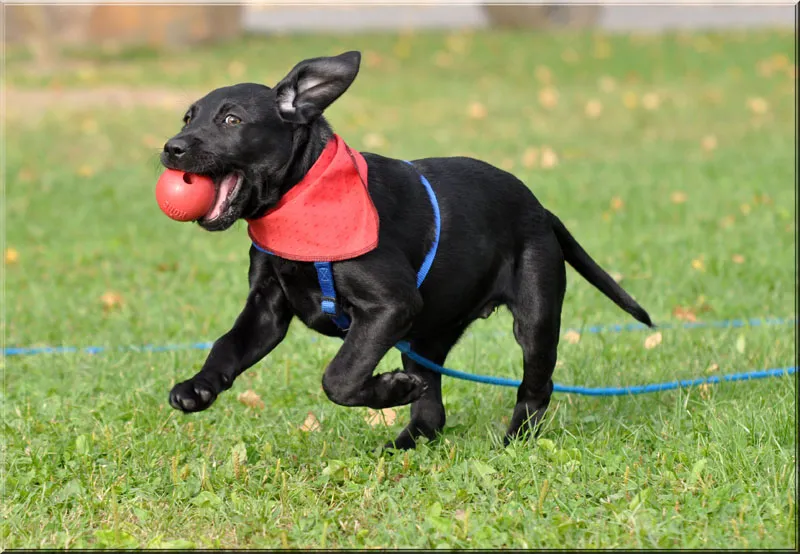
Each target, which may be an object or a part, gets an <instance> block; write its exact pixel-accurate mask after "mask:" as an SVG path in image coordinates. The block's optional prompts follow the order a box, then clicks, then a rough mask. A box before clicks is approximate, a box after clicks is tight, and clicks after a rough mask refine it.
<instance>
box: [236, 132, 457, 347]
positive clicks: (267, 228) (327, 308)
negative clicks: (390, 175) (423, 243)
mask: <svg viewBox="0 0 800 554" xmlns="http://www.w3.org/2000/svg"><path fill="white" fill-rule="evenodd" d="M345 159H348V160H349V161H350V163H351V164H352V165H351V166H350V167H348V166H347V165H346V164H344V165H343V161H342V160H345ZM404 161H405V163H407V164H408V165H409V166H411V167H412V168H413V167H414V165H413V164H412V163H411V162H409V161H406V160H404ZM362 164H363V167H360V166H362ZM331 168H334V169H333V171H332V170H331ZM414 169H415V170H416V168H414ZM417 173H418V175H419V179H420V182H421V183H422V185H423V186H424V187H425V190H426V192H427V193H428V199H429V200H430V202H431V207H432V208H433V220H434V226H435V234H434V239H433V243H432V244H431V247H430V249H429V250H428V252H427V254H426V255H425V259H424V260H423V262H422V266H421V267H420V268H419V271H418V272H417V288H419V287H420V286H422V283H423V281H425V278H426V277H427V276H428V272H429V271H430V269H431V266H432V265H433V260H434V259H435V258H436V251H437V250H438V248H439V236H440V235H441V231H442V221H441V215H440V212H439V201H438V200H437V199H436V193H435V192H434V191H433V187H432V186H431V184H430V182H429V181H428V179H426V178H425V176H424V175H423V174H422V173H419V171H417ZM326 175H327V176H328V177H329V178H332V179H334V180H337V179H338V180H339V181H338V183H339V185H340V187H339V190H345V189H347V187H349V190H351V191H352V190H353V179H354V178H356V179H358V181H359V182H360V184H361V186H363V192H364V194H365V195H366V197H367V198H369V195H368V193H367V183H368V181H367V179H366V175H367V170H366V162H365V161H364V157H363V156H361V153H360V152H357V151H355V150H353V149H352V148H350V147H349V146H347V145H346V144H345V143H344V141H343V140H342V139H341V138H340V137H339V136H338V135H334V138H333V139H331V141H329V142H328V145H327V146H326V147H325V150H324V151H323V153H322V155H321V156H320V158H319V159H318V160H317V161H316V162H315V163H314V165H313V166H312V167H311V169H310V170H309V172H308V174H306V177H304V178H303V180H302V181H301V182H300V183H299V184H298V185H296V186H295V187H294V188H293V189H292V190H291V191H289V192H288V193H287V194H286V195H284V198H282V199H281V201H280V202H279V203H278V205H277V206H276V207H275V208H273V209H272V210H270V212H268V213H267V214H266V215H265V216H264V217H262V218H260V219H258V220H249V221H248V234H249V235H250V238H251V240H252V243H253V247H254V248H255V249H256V250H259V251H261V252H264V253H265V254H270V255H273V256H279V257H282V258H286V259H290V260H295V261H304V262H314V268H315V269H316V270H317V280H318V281H319V287H320V290H321V291H322V299H321V302H320V308H321V309H322V313H324V314H327V315H328V316H330V318H331V320H332V321H333V323H334V324H335V325H336V326H337V327H338V328H339V329H341V330H342V331H347V329H349V328H350V318H349V317H348V316H347V315H346V314H345V313H343V312H342V311H341V308H340V306H339V302H338V301H337V299H336V285H335V283H334V279H333V266H332V262H334V261H341V260H345V259H350V258H356V257H358V256H360V255H362V254H366V253H367V252H369V251H370V250H372V249H374V248H375V247H377V245H378V216H377V210H375V206H374V205H373V204H372V201H371V200H369V204H368V206H367V205H366V204H365V203H364V202H363V196H362V197H361V198H360V199H359V198H358V197H357V196H356V195H352V194H351V195H350V198H351V205H350V206H349V208H350V211H351V212H352V211H355V210H358V209H364V208H366V209H365V210H364V211H366V212H367V213H363V212H362V213H361V214H355V217H354V220H355V221H356V222H361V223H365V224H366V225H367V227H366V229H364V228H362V229H361V231H362V233H361V234H360V235H359V236H358V237H357V238H358V239H359V240H360V241H361V242H364V239H365V238H367V239H368V240H367V241H366V242H367V243H368V244H367V246H366V248H365V247H364V246H355V247H353V245H354V244H356V245H357V244H359V243H358V242H356V243H352V242H351V243H348V244H346V245H345V246H346V248H345V249H344V251H349V254H347V255H344V256H343V257H342V254H341V252H342V251H343V249H342V248H341V247H337V245H335V244H334V245H332V246H333V250H331V251H328V252H327V253H323V254H319V253H317V254H316V256H314V255H312V252H315V251H317V249H318V248H319V247H320V246H323V247H324V246H326V244H327V243H316V244H311V245H309V244H308V243H306V244H302V241H303V240H304V239H305V240H306V241H308V239H309V238H311V239H312V240H313V237H308V236H306V235H304V234H303V231H302V230H303V228H307V227H308V226H309V224H310V223H309V221H308V219H307V217H306V216H307V215H308V211H305V212H302V211H301V212H298V211H296V210H294V209H291V208H290V209H289V210H286V209H285V208H284V212H285V213H280V212H279V211H280V210H281V207H282V206H292V205H293V199H302V200H301V201H300V202H298V203H299V205H300V207H301V208H305V207H307V206H306V205H305V204H304V202H303V201H305V202H308V201H309V198H310V199H313V198H314V197H315V194H316V191H314V190H311V192H310V193H309V192H308V191H309V190H310V189H311V188H312V187H314V186H316V189H317V191H319V190H323V189H320V187H319V185H318V183H324V185H325V188H326V189H327V188H328V184H329V183H328V182H325V178H326ZM342 175H346V176H348V177H349V181H350V182H349V183H344V186H341V185H342V181H341V179H342ZM309 183H310V184H309ZM300 185H303V187H301V188H300V189H298V187H300ZM298 190H299V191H300V192H299V193H298V192H297V191H298ZM355 190H356V191H357V193H358V192H360V191H359V190H358V188H357V186H356V189H355ZM304 193H306V194H304ZM335 193H336V191H335V190H334V191H323V193H322V195H321V198H322V200H323V201H328V202H330V203H331V205H333V206H334V207H335V198H333V196H334V195H335ZM287 197H289V198H288V199H287ZM370 208H371V210H370ZM328 209H330V208H328ZM276 213H280V216H279V217H275V215H274V214H276ZM322 213H323V215H324V214H325V210H323V211H322ZM271 214H272V217H270V216H271ZM373 214H374V222H375V225H374V229H373V228H372V227H370V226H369V225H370V223H371V219H370V217H371V216H372V215H373ZM350 215H354V214H350ZM293 216H294V217H296V220H293V219H292V217H293ZM359 216H360V217H359ZM319 225H320V222H317V223H316V226H317V227H318V226H319ZM298 228H300V229H301V231H300V233H299V235H297V236H294V237H292V235H291V234H290V235H286V234H284V236H285V237H286V236H288V237H289V239H288V240H283V241H281V240H276V237H275V236H274V235H272V234H271V233H272V232H275V233H278V234H280V233H281V230H282V229H283V230H284V233H286V231H289V232H290V233H291V231H290V230H295V231H296V230H297V229H298ZM304 230H306V231H307V229H304ZM327 230H328V228H327V227H326V229H324V230H323V232H322V234H323V235H326V237H327V238H328V239H330V237H331V236H333V237H337V236H340V235H338V234H335V233H334V234H333V235H331V234H328V233H327ZM365 230H366V231H367V233H366V234H365V233H364V232H363V231H365ZM373 230H374V244H373V241H372V240H371V238H370V234H369V233H371V232H373ZM292 238H294V239H295V243H297V242H298V239H299V242H301V244H300V248H299V251H298V250H295V251H294V252H293V253H292V252H289V253H288V255H287V252H286V247H287V246H289V247H291V246H292V242H293V241H292ZM270 242H272V243H273V244H276V245H277V246H278V248H274V247H269V246H268V244H269V243H270ZM327 245H329V246H331V245H330V244H327ZM294 246H297V244H295V245H294ZM303 246H305V247H306V248H305V249H304V248H303ZM309 246H310V248H309ZM289 249H291V248H289ZM332 251H335V252H337V253H336V254H335V255H333V256H332V255H331V252H332Z"/></svg>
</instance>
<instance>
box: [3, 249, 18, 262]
mask: <svg viewBox="0 0 800 554" xmlns="http://www.w3.org/2000/svg"><path fill="white" fill-rule="evenodd" d="M5 260H6V263H7V264H15V263H17V262H18V261H19V252H17V250H16V249H15V248H6V255H5Z"/></svg>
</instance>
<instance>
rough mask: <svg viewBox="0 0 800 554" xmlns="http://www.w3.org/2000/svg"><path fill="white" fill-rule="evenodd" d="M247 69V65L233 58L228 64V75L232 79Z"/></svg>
mask: <svg viewBox="0 0 800 554" xmlns="http://www.w3.org/2000/svg"><path fill="white" fill-rule="evenodd" d="M245 71H247V66H246V65H244V64H243V63H242V62H240V61H238V60H234V61H232V62H231V63H229V64H228V75H230V76H231V77H233V78H234V79H238V78H239V77H241V76H242V75H244V73H245Z"/></svg>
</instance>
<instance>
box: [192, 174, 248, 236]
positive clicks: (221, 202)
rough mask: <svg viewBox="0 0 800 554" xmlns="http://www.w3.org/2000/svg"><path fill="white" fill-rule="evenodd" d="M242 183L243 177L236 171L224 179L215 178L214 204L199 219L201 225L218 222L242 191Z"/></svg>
mask: <svg viewBox="0 0 800 554" xmlns="http://www.w3.org/2000/svg"><path fill="white" fill-rule="evenodd" d="M243 182H244V175H243V174H242V173H239V172H238V171H234V172H232V173H228V174H227V175H225V176H224V177H221V178H215V179H214V185H215V188H216V189H217V195H216V197H215V198H214V204H212V206H211V208H210V209H209V210H208V212H206V214H205V215H204V216H203V217H201V218H200V219H199V223H201V224H206V225H207V224H211V223H215V222H217V221H218V220H220V219H221V218H222V217H223V216H224V215H225V214H226V213H227V212H228V211H229V209H230V207H231V205H232V204H233V202H234V200H236V197H237V196H238V195H239V192H240V191H241V190H242V183H243Z"/></svg>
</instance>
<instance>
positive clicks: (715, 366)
mask: <svg viewBox="0 0 800 554" xmlns="http://www.w3.org/2000/svg"><path fill="white" fill-rule="evenodd" d="M718 370H719V364H711V365H710V366H708V369H706V372H707V373H714V372H715V371H718Z"/></svg>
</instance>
